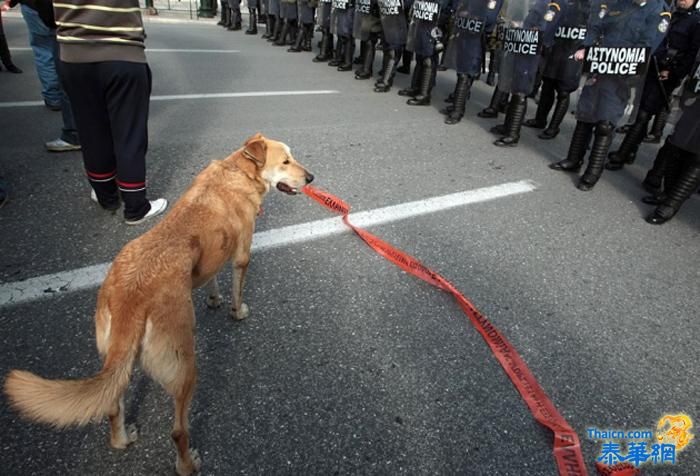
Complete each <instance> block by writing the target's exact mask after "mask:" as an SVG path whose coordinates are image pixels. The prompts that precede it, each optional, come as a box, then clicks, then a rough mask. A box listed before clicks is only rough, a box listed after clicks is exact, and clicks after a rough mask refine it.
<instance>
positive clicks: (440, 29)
mask: <svg viewBox="0 0 700 476" xmlns="http://www.w3.org/2000/svg"><path fill="white" fill-rule="evenodd" d="M449 4H450V1H449V0H415V1H414V2H413V5H412V6H411V14H410V20H409V24H408V34H407V38H406V48H407V49H408V50H409V51H413V52H414V53H415V54H416V55H419V56H422V57H427V56H432V55H433V54H434V53H437V52H440V51H442V49H443V48H444V43H443V41H444V40H445V38H444V29H445V27H446V25H445V24H444V23H446V20H447V18H446V15H445V13H446V11H447V10H448V8H449ZM441 20H442V21H441Z"/></svg>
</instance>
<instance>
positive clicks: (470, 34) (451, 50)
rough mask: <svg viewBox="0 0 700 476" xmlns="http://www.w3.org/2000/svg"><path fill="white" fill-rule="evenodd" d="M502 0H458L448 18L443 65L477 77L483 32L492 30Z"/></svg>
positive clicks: (483, 37) (479, 68)
mask: <svg viewBox="0 0 700 476" xmlns="http://www.w3.org/2000/svg"><path fill="white" fill-rule="evenodd" d="M502 5H503V0H459V1H458V3H457V8H456V10H455V13H454V15H453V17H452V28H451V29H450V31H451V34H450V37H449V39H448V41H447V50H446V51H445V66H447V67H448V68H450V69H454V70H456V71H457V73H466V74H468V75H470V76H478V75H479V73H480V72H481V61H482V57H483V48H484V44H485V41H486V40H485V36H484V35H485V33H486V32H487V31H491V30H493V28H494V27H495V25H496V19H497V18H498V12H499V11H500V9H501V7H502Z"/></svg>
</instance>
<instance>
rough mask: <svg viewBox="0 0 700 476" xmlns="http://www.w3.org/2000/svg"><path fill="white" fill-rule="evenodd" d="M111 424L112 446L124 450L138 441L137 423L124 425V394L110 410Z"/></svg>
mask: <svg viewBox="0 0 700 476" xmlns="http://www.w3.org/2000/svg"><path fill="white" fill-rule="evenodd" d="M109 424H110V426H111V435H110V445H112V448H116V449H120V450H123V449H125V448H126V447H127V446H129V445H130V444H131V443H133V442H134V441H136V440H137V439H138V436H139V432H138V429H137V428H136V425H128V426H125V425H124V396H123V395H122V396H121V397H119V400H118V401H117V402H115V403H114V406H113V408H112V410H111V411H110V412H109Z"/></svg>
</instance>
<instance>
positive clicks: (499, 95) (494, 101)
mask: <svg viewBox="0 0 700 476" xmlns="http://www.w3.org/2000/svg"><path fill="white" fill-rule="evenodd" d="M507 95H508V93H504V92H502V91H501V90H500V89H498V86H496V88H495V89H494V90H493V94H492V95H491V103H490V104H489V106H488V107H487V108H486V109H483V110H482V111H480V112H479V113H478V114H477V116H479V117H485V118H487V119H492V118H494V117H498V110H499V106H500V104H501V102H502V101H503V97H504V96H507Z"/></svg>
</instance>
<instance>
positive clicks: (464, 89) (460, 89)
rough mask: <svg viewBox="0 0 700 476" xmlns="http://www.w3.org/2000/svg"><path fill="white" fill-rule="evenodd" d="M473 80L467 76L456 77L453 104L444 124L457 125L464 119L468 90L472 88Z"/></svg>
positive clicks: (459, 75)
mask: <svg viewBox="0 0 700 476" xmlns="http://www.w3.org/2000/svg"><path fill="white" fill-rule="evenodd" d="M473 82H474V78H472V77H471V76H469V75H467V74H463V73H462V74H458V75H457V86H456V87H455V95H454V97H455V102H454V106H453V108H452V111H451V112H450V114H449V115H448V116H447V117H446V118H445V124H457V123H458V122H459V121H461V120H462V118H463V117H464V110H465V108H466V104H467V99H469V90H470V89H471V87H472V83H473Z"/></svg>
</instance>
